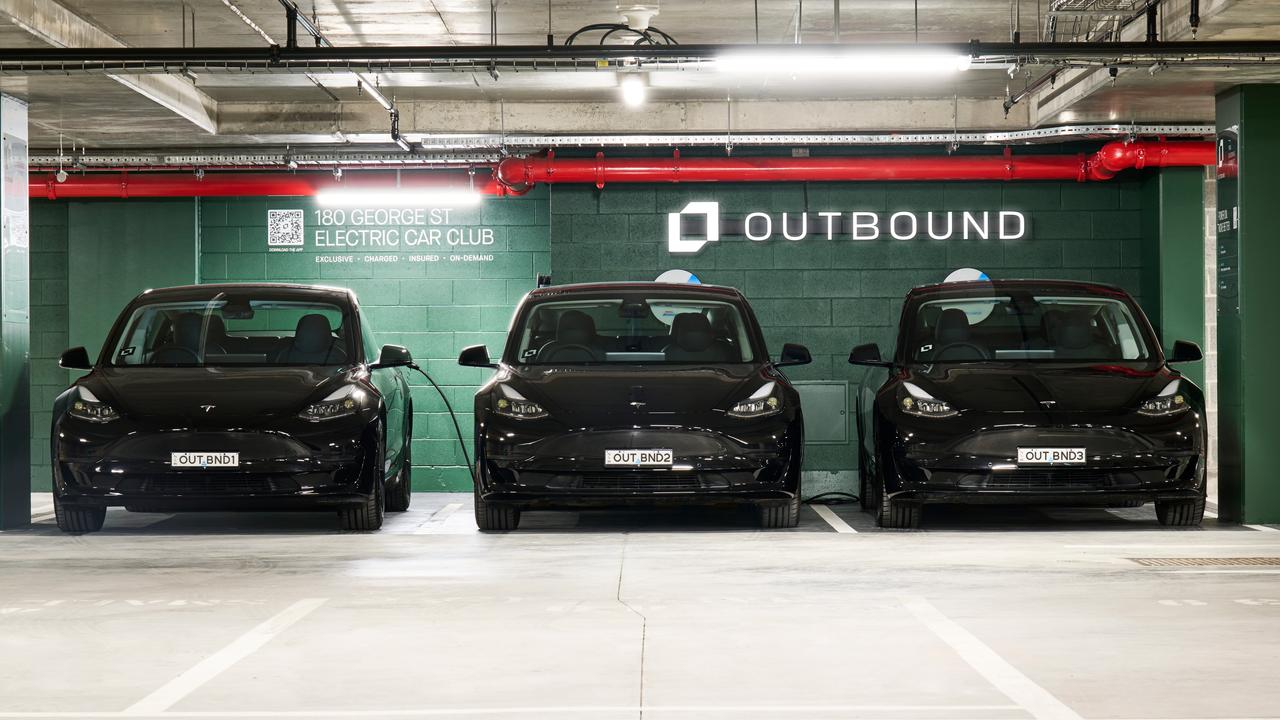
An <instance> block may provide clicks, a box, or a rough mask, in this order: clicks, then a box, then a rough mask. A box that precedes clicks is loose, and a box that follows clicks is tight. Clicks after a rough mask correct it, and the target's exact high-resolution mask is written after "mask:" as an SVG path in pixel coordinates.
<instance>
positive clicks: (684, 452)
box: [458, 283, 810, 531]
mask: <svg viewBox="0 0 1280 720" xmlns="http://www.w3.org/2000/svg"><path fill="white" fill-rule="evenodd" d="M458 362H459V363H460V364H462V365H468V366H474V367H492V368H496V369H497V372H496V373H495V374H494V375H493V377H492V378H491V379H490V380H489V381H488V382H487V383H485V385H484V386H483V387H482V388H481V389H480V390H479V392H478V393H477V394H476V400H475V432H476V443H475V447H476V458H475V461H476V469H477V477H476V487H475V500H476V503H475V506H476V524H477V525H478V526H479V527H480V529H482V530H497V531H504V530H512V529H514V528H515V527H516V526H517V525H518V524H519V522H520V513H521V510H524V509H528V508H573V507H609V506H621V505H629V504H636V503H674V504H689V503H742V502H749V503H755V504H756V505H757V506H758V508H759V513H760V520H761V523H762V524H763V525H764V526H765V527H793V526H794V525H795V524H796V522H797V515H798V512H799V503H800V464H801V458H802V436H803V421H802V419H801V414H800V401H799V397H798V396H797V394H796V391H795V389H794V388H793V387H792V386H791V384H790V383H789V382H788V381H787V378H786V376H785V375H783V373H782V372H781V371H780V370H779V368H780V367H782V366H784V365H800V364H804V363H808V362H810V358H809V352H808V350H806V349H805V348H804V347H802V346H799V345H790V344H788V345H786V346H784V347H783V349H782V354H781V358H780V359H779V360H776V361H775V360H772V359H770V357H769V355H768V353H767V351H766V350H765V344H764V339H763V336H762V335H761V332H760V327H759V325H758V324H757V322H756V318H755V316H754V315H753V314H752V312H751V307H750V306H749V305H748V304H747V301H746V299H745V298H743V296H742V294H741V293H740V292H738V291H737V290H734V289H732V288H724V287H713V286H706V285H674V284H665V283H619V284H590V285H565V286H560V287H548V288H540V289H538V290H534V291H533V292H531V293H529V294H528V295H527V296H525V298H524V300H523V301H522V302H521V303H520V305H519V307H518V308H517V309H516V313H515V317H514V319H513V321H512V325H511V331H510V334H509V336H508V338H507V345H506V349H505V351H504V352H503V355H502V358H501V362H500V363H497V364H494V363H492V362H491V361H490V359H489V353H488V350H487V349H486V348H485V347H483V346H475V347H470V348H467V349H466V350H464V351H463V352H462V355H461V357H459V359H458Z"/></svg>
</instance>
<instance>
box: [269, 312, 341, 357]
mask: <svg viewBox="0 0 1280 720" xmlns="http://www.w3.org/2000/svg"><path fill="white" fill-rule="evenodd" d="M275 361H276V362H278V363H282V364H285V365H341V364H343V363H345V362H346V361H347V353H346V351H345V350H343V349H342V347H341V346H339V345H338V339H337V338H335V337H334V336H333V326H332V325H330V324H329V318H327V317H325V316H324V315H321V314H319V313H311V314H309V315H303V316H302V317H301V318H299V319H298V326H297V329H296V330H295V331H294V333H293V337H292V338H290V339H289V340H287V341H286V343H285V346H284V347H283V348H281V349H280V351H279V352H277V353H276V356H275Z"/></svg>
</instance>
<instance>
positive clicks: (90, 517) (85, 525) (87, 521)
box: [53, 493, 107, 535]
mask: <svg viewBox="0 0 1280 720" xmlns="http://www.w3.org/2000/svg"><path fill="white" fill-rule="evenodd" d="M53 517H54V520H56V521H57V523H58V529H59V530H61V531H62V532H65V533H74V534H76V535H80V534H82V533H91V532H97V531H99V530H101V529H102V523H103V522H105V521H106V519H107V509H106V508H105V507H77V506H75V505H68V504H66V503H64V502H63V501H62V499H61V498H59V497H58V494H57V493H54V494H53Z"/></svg>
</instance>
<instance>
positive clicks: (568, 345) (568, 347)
mask: <svg viewBox="0 0 1280 720" xmlns="http://www.w3.org/2000/svg"><path fill="white" fill-rule="evenodd" d="M566 350H581V351H582V352H584V353H586V354H587V355H589V356H590V357H591V361H592V362H595V361H596V359H597V357H596V355H597V354H596V351H595V350H593V349H592V348H590V347H588V346H586V345H579V344H577V343H565V344H563V345H558V346H556V347H553V348H551V352H550V354H548V355H547V357H545V358H543V357H539V358H538V360H539V361H540V362H547V361H548V360H550V359H551V358H552V357H553V356H555V355H556V354H557V353H561V352H564V351H566ZM539 355H541V353H539Z"/></svg>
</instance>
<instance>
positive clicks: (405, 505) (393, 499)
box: [387, 444, 413, 512]
mask: <svg viewBox="0 0 1280 720" xmlns="http://www.w3.org/2000/svg"><path fill="white" fill-rule="evenodd" d="M412 501H413V458H412V456H411V453H410V452H409V446H408V445H407V444H406V445H405V446H404V459H403V460H401V461H400V472H399V473H398V474H397V475H396V484H395V487H394V488H393V489H392V490H391V491H390V492H388V493H387V512H404V511H405V510H408V509H409V503H410V502H412Z"/></svg>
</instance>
